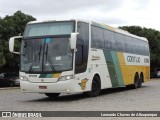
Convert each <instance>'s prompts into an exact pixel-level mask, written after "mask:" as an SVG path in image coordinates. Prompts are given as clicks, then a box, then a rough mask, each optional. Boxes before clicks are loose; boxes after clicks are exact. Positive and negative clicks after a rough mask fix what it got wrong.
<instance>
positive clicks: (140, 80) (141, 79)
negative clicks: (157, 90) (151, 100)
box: [138, 74, 143, 88]
mask: <svg viewBox="0 0 160 120" xmlns="http://www.w3.org/2000/svg"><path fill="white" fill-rule="evenodd" d="M142 82H143V75H142V74H141V76H140V79H139V84H138V88H141V87H142Z"/></svg>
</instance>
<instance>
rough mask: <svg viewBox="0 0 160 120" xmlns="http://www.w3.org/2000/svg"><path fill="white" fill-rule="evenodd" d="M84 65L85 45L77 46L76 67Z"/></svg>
mask: <svg viewBox="0 0 160 120" xmlns="http://www.w3.org/2000/svg"><path fill="white" fill-rule="evenodd" d="M82 64H83V45H79V44H78V45H77V52H76V65H78V66H79V65H82Z"/></svg>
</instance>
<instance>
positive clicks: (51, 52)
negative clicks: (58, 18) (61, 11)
mask: <svg viewBox="0 0 160 120" xmlns="http://www.w3.org/2000/svg"><path fill="white" fill-rule="evenodd" d="M74 23H75V22H73V21H68V22H66V21H64V22H52V23H35V24H28V25H27V27H26V29H25V32H24V39H23V41H22V46H21V67H20V69H21V71H24V72H30V73H32V72H60V71H61V72H62V71H67V70H72V67H73V65H72V63H73V62H72V59H73V53H72V51H71V48H70V44H69V38H70V34H71V33H72V32H74Z"/></svg>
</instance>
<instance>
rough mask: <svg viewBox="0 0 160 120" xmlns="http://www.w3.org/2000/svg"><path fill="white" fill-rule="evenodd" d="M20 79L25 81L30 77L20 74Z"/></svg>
mask: <svg viewBox="0 0 160 120" xmlns="http://www.w3.org/2000/svg"><path fill="white" fill-rule="evenodd" d="M19 79H20V80H23V81H28V78H27V77H26V76H20V77H19Z"/></svg>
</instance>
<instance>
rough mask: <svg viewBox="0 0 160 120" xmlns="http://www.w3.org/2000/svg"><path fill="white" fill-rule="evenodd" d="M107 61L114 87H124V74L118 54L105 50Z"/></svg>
mask: <svg viewBox="0 0 160 120" xmlns="http://www.w3.org/2000/svg"><path fill="white" fill-rule="evenodd" d="M103 52H104V56H105V59H106V63H107V67H108V71H109V75H110V79H111V83H112V87H118V86H124V82H123V77H122V72H121V68H120V64H119V60H118V56H117V52H113V51H109V50H103Z"/></svg>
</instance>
